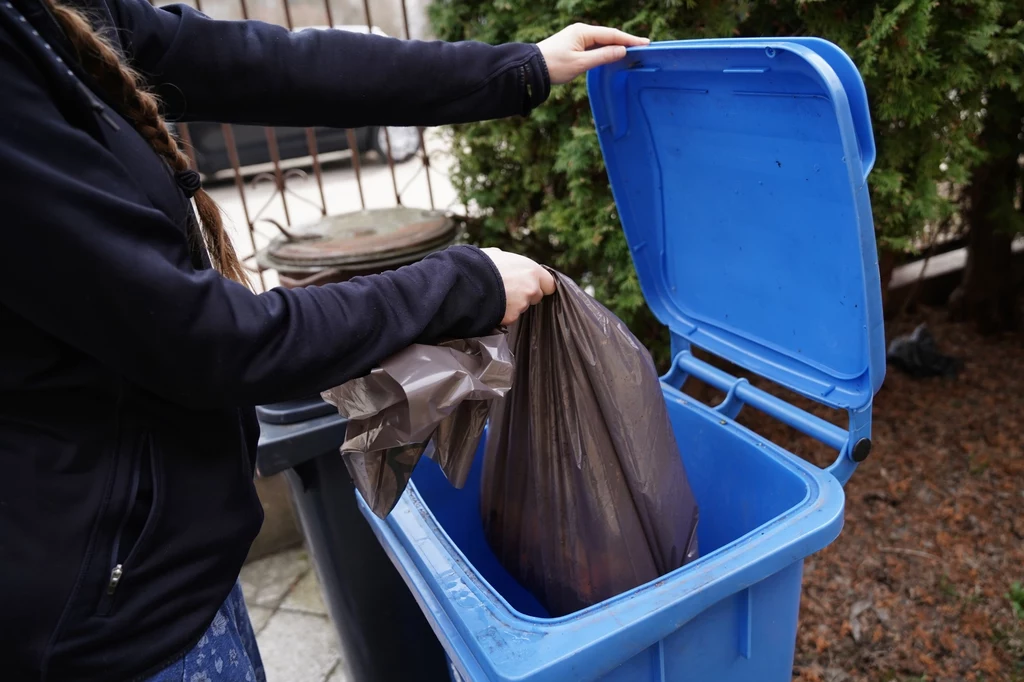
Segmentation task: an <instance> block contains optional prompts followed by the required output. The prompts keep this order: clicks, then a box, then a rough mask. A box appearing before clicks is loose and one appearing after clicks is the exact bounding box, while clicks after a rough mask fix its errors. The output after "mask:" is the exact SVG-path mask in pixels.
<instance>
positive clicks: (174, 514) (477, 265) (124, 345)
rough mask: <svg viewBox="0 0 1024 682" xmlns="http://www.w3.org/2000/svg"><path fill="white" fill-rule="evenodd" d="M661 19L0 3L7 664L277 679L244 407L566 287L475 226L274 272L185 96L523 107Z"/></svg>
mask: <svg viewBox="0 0 1024 682" xmlns="http://www.w3.org/2000/svg"><path fill="white" fill-rule="evenodd" d="M645 42H646V41H643V40H641V39H638V38H634V37H632V36H628V35H626V34H623V33H620V32H618V31H614V30H611V29H603V28H590V27H584V26H574V27H570V28H568V29H566V30H564V31H562V32H560V33H558V34H556V35H555V36H553V37H551V38H549V39H547V40H545V41H543V42H542V43H540V44H539V45H504V46H500V47H491V46H487V45H481V44H476V43H458V44H443V43H418V42H403V41H397V40H392V39H386V38H380V37H376V36H371V35H359V34H351V33H346V32H341V31H318V30H310V31H303V32H300V33H292V32H289V31H286V30H285V29H283V28H280V27H275V26H270V25H266V24H262V23H258V22H226V21H213V20H210V19H208V18H206V17H205V16H203V15H202V14H200V13H198V12H196V11H193V10H191V9H189V8H188V7H183V6H174V7H167V8H163V9H155V8H153V7H152V6H151V5H149V4H148V3H147V2H146V1H145V0H0V172H2V183H0V199H2V207H3V211H4V214H3V216H4V217H3V219H2V223H3V236H4V240H5V244H4V248H2V249H0V339H2V341H0V344H2V345H0V348H2V352H0V467H2V473H0V652H2V654H3V655H2V660H3V661H4V665H3V673H2V674H0V677H2V678H3V679H5V680H47V681H61V680H75V681H76V682H90V681H93V680H97V681H99V680H102V681H104V682H106V681H109V680H141V679H159V680H165V679H195V680H210V681H211V682H216V681H217V680H236V679H238V680H244V679H250V680H256V679H262V671H261V670H260V664H259V654H258V652H257V651H256V648H255V641H254V639H253V637H252V630H251V627H250V626H249V623H248V616H247V615H246V613H245V607H244V604H243V603H242V600H241V595H240V591H239V590H238V588H237V577H238V572H239V569H240V567H241V565H242V561H243V559H244V558H245V556H246V553H247V550H248V549H249V545H250V544H251V542H252V540H253V539H254V538H255V536H256V533H257V530H258V529H259V527H260V523H261V522H262V508H261V506H260V503H259V500H258V499H257V497H256V494H255V491H254V487H253V484H252V477H253V462H254V457H255V453H256V442H257V437H258V427H257V424H256V421H255V418H254V414H253V411H252V409H251V407H250V406H252V405H255V404H259V403H266V402H272V401H280V400H286V399H290V398H297V397H303V396H307V395H310V394H314V393H316V392H318V391H320V390H322V389H325V388H328V387H331V386H334V385H337V384H340V383H342V382H344V381H346V380H348V379H351V378H353V377H356V376H359V375H361V374H363V373H365V372H366V371H368V370H369V369H370V368H371V367H373V366H374V365H375V364H376V363H377V362H379V361H380V360H381V359H383V358H384V357H386V356H388V355H390V354H391V353H393V352H395V351H397V350H399V349H401V348H403V347H405V346H407V345H408V344H410V343H412V342H417V341H418V342H427V343H429V342H431V341H435V340H438V339H441V338H443V337H458V336H462V337H471V336H475V335H480V334H483V333H486V332H488V331H490V330H492V329H493V328H494V327H496V326H497V325H498V324H499V323H502V322H504V323H510V322H512V321H514V320H515V319H516V317H517V316H518V315H519V314H520V313H522V312H523V311H524V310H525V309H526V308H527V307H529V305H530V304H532V303H536V302H537V301H538V300H539V299H540V298H541V297H542V295H544V294H547V293H551V292H552V291H553V288H554V283H553V281H552V279H551V277H550V275H548V274H547V273H546V271H544V270H543V269H541V268H540V267H539V266H538V265H536V264H534V263H533V262H531V261H529V260H527V259H525V258H522V257H519V256H515V255H512V254H507V253H502V252H500V251H497V250H490V251H488V252H486V253H485V252H483V251H480V250H477V249H475V248H471V247H466V246H459V247H454V248H451V249H449V250H447V251H445V252H443V253H439V254H435V255H433V256H430V257H428V258H426V259H425V260H424V261H423V262H421V263H419V264H417V265H413V266H410V267H407V268H402V269H400V270H398V271H395V272H391V273H386V274H383V275H379V276H374V277H366V278H362V279H357V280H353V281H351V282H348V283H345V284H330V285H327V286H323V287H317V288H310V289H306V290H291V291H289V290H275V291H271V292H268V293H264V294H260V295H256V294H254V293H252V292H251V291H250V290H249V289H248V288H247V287H246V286H245V274H244V270H243V269H242V267H241V265H240V264H239V262H238V258H237V257H236V255H235V253H234V251H233V249H232V247H231V243H230V242H229V240H228V238H227V236H226V235H225V232H224V228H223V226H222V225H221V220H220V216H219V214H218V212H217V209H216V206H215V205H214V204H213V203H212V201H211V199H210V198H209V197H208V196H207V195H206V194H205V193H204V192H203V191H202V188H201V187H200V186H199V178H198V176H197V175H196V174H195V173H194V172H192V171H189V169H188V162H187V158H186V156H185V155H184V154H183V153H182V152H181V150H180V149H179V147H178V145H177V143H176V142H175V140H174V139H173V138H172V137H171V136H170V134H169V133H168V128H167V125H166V123H165V118H166V119H173V120H179V121H189V120H205V121H225V122H230V123H247V124H266V125H279V126H312V125H329V126H339V127H356V126H363V125H368V124H374V125H435V124H442V123H457V122H463V121H472V120H482V119H489V118H496V117H502V116H511V115H517V114H519V115H522V114H526V113H528V112H529V111H530V110H531V109H532V108H534V107H536V106H537V105H538V104H540V103H541V102H542V101H543V100H544V99H545V98H546V97H547V95H548V92H549V88H550V85H551V83H563V82H566V81H569V80H571V79H572V78H574V77H576V76H578V75H579V74H580V73H582V72H583V71H585V70H587V69H588V68H591V67H593V66H597V65H599V64H603V63H607V62H610V61H614V60H616V59H620V58H622V57H623V56H624V55H625V46H628V45H640V44H643V43H645ZM597 45H603V46H602V47H599V48H597V49H589V48H591V47H594V46H597ZM190 199H191V200H194V206H195V209H196V212H197V213H198V220H197V218H196V215H195V213H194V212H193V201H190ZM215 645H216V646H215ZM218 647H219V648H218ZM218 650H219V651H220V653H219V654H218V653H216V651H218ZM154 676H156V677H154ZM296 682H302V681H296Z"/></svg>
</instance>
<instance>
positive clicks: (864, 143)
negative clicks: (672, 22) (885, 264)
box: [589, 39, 885, 409]
mask: <svg viewBox="0 0 1024 682" xmlns="http://www.w3.org/2000/svg"><path fill="white" fill-rule="evenodd" d="M589 89H590V97H591V105H592V107H593V111H594V120H595V123H596V124H597V129H598V136H599V139H600V142H601V148H602V151H603V153H604V157H605V161H606V165H607V167H608V176H609V179H610V181H611V186H612V190H613V192H614V195H615V202H616V205H617V206H618V210H619V216H620V219H621V221H622V225H623V229H624V230H625V233H626V237H627V239H628V241H629V244H630V247H631V251H632V255H633V260H634V263H635V265H636V269H637V273H638V276H639V279H640V284H641V287H642V289H643V292H644V296H645V298H646V299H647V301H648V303H649V304H650V306H651V308H652V310H653V311H654V312H655V314H656V315H657V316H658V317H659V318H660V319H661V321H662V322H664V323H665V324H667V325H668V326H669V327H670V328H671V329H672V331H673V332H674V333H675V334H676V335H678V336H679V337H680V338H682V339H685V340H687V341H688V342H691V343H693V344H695V345H697V346H700V347H702V348H704V349H706V350H708V351H710V352H712V353H714V354H715V355H718V356H719V357H722V358H725V359H727V360H729V361H731V362H734V363H736V364H738V365H740V366H742V367H745V368H747V369H749V370H751V371H754V372H756V373H758V374H760V375H762V376H765V377H768V378H769V379H772V380H774V381H776V382H778V383H780V384H782V385H784V386H786V387H788V388H791V389H793V390H795V391H797V392H798V393H801V394H803V395H806V396H808V397H811V398H813V399H815V400H818V401H820V402H822V403H825V404H827V405H830V406H832V407H837V408H843V409H859V408H863V407H864V406H866V405H868V404H869V403H870V401H871V398H872V396H873V395H874V393H875V392H876V391H877V390H878V388H879V386H880V385H881V382H882V378H883V375H884V369H885V361H884V351H885V348H884V346H885V343H884V338H883V333H882V308H881V290H880V286H879V277H878V264H877V256H876V251H875V238H874V227H873V222H872V219H871V208H870V203H869V198H868V191H867V183H866V178H867V173H868V171H869V170H870V167H871V165H872V164H873V163H874V158H875V148H874V142H873V139H872V137H871V124H870V119H869V117H868V107H867V99H866V96H865V94H864V86H863V84H862V83H861V80H860V77H859V76H858V74H857V72H856V69H855V68H854V66H853V64H852V63H851V62H850V60H849V58H848V57H846V56H845V55H844V54H843V53H842V52H841V51H840V50H839V49H838V48H836V47H835V46H833V45H831V44H830V43H827V42H825V41H822V40H818V39H779V40H772V41H766V40H760V39H756V40H738V39H731V40H710V41H685V42H674V43H661V44H656V45H653V46H651V47H648V48H644V49H639V50H632V51H631V52H630V56H629V57H627V59H626V60H625V61H623V62H621V63H619V64H615V65H612V66H609V67H605V68H602V69H598V70H596V71H594V72H592V73H591V74H590V78H589Z"/></svg>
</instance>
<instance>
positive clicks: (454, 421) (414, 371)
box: [322, 334, 513, 518]
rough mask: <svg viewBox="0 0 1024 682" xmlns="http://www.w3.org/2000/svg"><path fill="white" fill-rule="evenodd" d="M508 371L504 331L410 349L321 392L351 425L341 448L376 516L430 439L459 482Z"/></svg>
mask: <svg viewBox="0 0 1024 682" xmlns="http://www.w3.org/2000/svg"><path fill="white" fill-rule="evenodd" d="M512 368H513V360H512V353H511V352H510V351H509V347H508V341H507V338H506V336H505V335H504V334H496V335H493V336H487V337H482V338H478V339H467V340H458V341H449V342H445V343H442V344H440V345H438V346H426V345H422V344H416V345H413V346H410V347H409V348H407V349H405V350H404V351H401V352H399V353H397V354H395V355H393V356H391V357H390V358H388V359H387V360H385V361H384V362H382V363H381V366H380V367H378V368H376V369H374V370H373V371H372V372H371V373H370V374H369V375H367V376H364V377H362V378H359V379H354V380H352V381H349V382H347V383H345V384H343V385H341V386H338V387H337V388H333V389H331V390H329V391H325V392H324V393H323V394H322V396H323V399H324V400H326V401H327V402H329V403H331V404H332V405H334V406H335V407H337V408H338V411H339V412H340V413H341V414H342V415H343V416H345V417H347V418H348V420H349V422H348V425H347V427H346V431H345V442H344V443H343V444H342V446H341V451H342V454H343V456H344V457H345V464H346V466H347V467H348V471H349V474H351V476H352V480H353V481H354V483H355V486H356V489H358V490H359V492H360V494H362V496H363V499H364V500H365V501H366V503H367V504H368V505H369V506H370V508H371V509H372V510H373V513H374V514H376V515H377V516H379V517H380V518H384V517H386V516H387V515H388V514H389V513H391V510H392V509H394V507H395V504H397V503H398V500H399V498H400V497H401V496H402V493H403V492H405V489H406V487H407V486H408V484H409V479H410V478H411V477H412V472H413V469H414V468H415V467H416V463H417V462H419V460H420V457H421V456H422V455H423V452H424V450H425V449H426V447H427V445H428V443H429V442H430V440H431V439H433V440H434V441H435V449H434V451H433V453H432V456H433V458H434V459H435V460H436V461H437V463H438V464H439V465H440V466H441V469H442V470H443V471H444V473H445V476H446V477H447V478H448V480H449V481H450V482H451V483H452V485H454V486H455V487H457V488H461V487H463V486H464V485H465V483H466V477H467V476H468V475H469V470H470V467H471V466H472V464H473V455H474V453H475V452H476V448H477V444H478V442H479V440H480V434H481V433H482V432H483V429H484V424H485V423H486V421H487V413H488V409H489V408H490V401H491V400H494V399H495V398H500V397H502V396H504V395H505V393H507V392H508V390H509V387H510V386H511V380H512Z"/></svg>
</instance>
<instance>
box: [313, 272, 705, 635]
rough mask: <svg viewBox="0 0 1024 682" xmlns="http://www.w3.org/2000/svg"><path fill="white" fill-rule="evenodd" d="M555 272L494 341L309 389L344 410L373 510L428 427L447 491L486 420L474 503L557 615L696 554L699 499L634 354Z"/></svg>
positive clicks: (501, 547) (406, 473) (618, 329)
mask: <svg viewBox="0 0 1024 682" xmlns="http://www.w3.org/2000/svg"><path fill="white" fill-rule="evenodd" d="M553 274H554V275H555V277H556V280H557V283H558V291H557V293H556V294H555V295H553V296H549V297H547V298H546V299H544V301H543V302H542V303H540V304H539V305H537V306H535V307H533V308H531V309H530V310H529V311H528V312H527V313H526V314H525V315H524V316H523V317H522V318H521V319H520V321H519V322H518V323H517V324H516V325H514V326H513V328H512V329H511V331H510V332H509V335H508V337H507V339H506V337H505V336H504V335H496V336H491V337H487V338H483V339H471V340H468V341H453V342H450V343H446V344H442V345H441V346H438V347H431V346H413V347H411V348H409V349H407V350H405V351H403V352H401V353H399V354H398V355H396V356H394V357H392V358H389V359H388V360H386V361H385V362H383V363H382V365H381V367H380V368H378V369H375V370H374V371H373V372H372V373H371V374H370V375H369V376H367V377H364V378H362V379H356V380H354V381H351V382H349V383H347V384H345V385H343V386H340V387H338V388H335V389H333V390H331V391H327V392H325V393H324V394H323V396H324V399H325V400H327V401H328V402H331V403H333V404H335V405H336V406H337V407H338V409H339V411H340V412H341V413H342V414H343V415H345V416H347V417H348V418H349V419H350V421H349V425H348V430H347V433H346V440H345V444H344V446H343V447H342V451H343V453H344V454H345V457H346V462H347V465H348V469H349V472H350V473H351V474H352V477H353V479H354V480H355V483H356V487H357V488H358V489H359V491H360V493H362V495H363V497H364V499H365V500H366V502H367V503H368V504H369V505H370V507H371V508H372V509H373V511H374V513H375V514H377V515H378V516H380V517H382V518H383V517H385V516H387V514H388V513H389V512H390V511H391V510H392V508H394V505H395V503H396V502H397V501H398V498H399V497H401V495H402V493H403V492H404V491H405V488H406V486H407V485H408V482H409V479H410V477H411V476H412V471H413V468H414V467H415V466H416V463H417V462H418V461H419V458H420V456H421V455H422V454H423V451H424V449H425V447H426V444H427V442H428V441H429V440H430V439H431V438H433V440H434V443H435V449H436V454H435V455H434V457H435V459H436V460H437V461H438V463H439V464H440V465H441V468H442V470H443V471H444V473H445V475H446V476H447V478H448V480H449V481H450V482H451V483H452V484H453V485H454V486H455V487H458V488H461V487H462V486H463V485H464V484H465V481H466V477H467V475H468V473H469V470H470V467H471V465H472V463H473V457H474V454H475V450H476V446H477V443H478V441H479V438H480V435H481V433H482V432H483V428H484V424H485V422H486V421H487V419H488V418H489V420H490V422H489V423H490V428H489V430H488V442H487V448H486V454H485V461H484V470H483V476H482V481H481V510H480V511H481V515H482V520H483V525H484V530H485V533H486V536H487V539H488V542H489V544H490V545H491V548H492V549H493V551H494V553H495V554H496V556H497V557H498V559H499V560H500V561H501V563H502V564H503V565H504V566H505V568H506V570H508V571H509V573H511V574H512V576H513V577H515V578H516V579H517V580H518V581H519V582H520V583H521V584H522V585H523V586H524V587H525V588H526V589H528V590H529V591H531V592H532V593H533V594H534V596H535V597H537V599H538V600H539V601H540V602H541V603H542V604H543V605H544V606H545V607H546V608H547V609H548V611H549V613H550V614H551V615H552V616H561V615H566V614H569V613H572V612H575V611H578V610H579V609H582V608H585V607H587V606H590V605H592V604H595V603H597V602H600V601H602V600H604V599H607V598H609V597H612V596H614V595H616V594H619V593H621V592H625V591H627V590H630V589H632V588H634V587H637V586H638V585H642V584H643V583H645V582H648V581H650V580H654V579H656V578H658V577H659V576H661V575H663V574H665V573H667V572H669V571H672V570H674V569H676V568H679V567H680V566H682V565H683V564H685V563H687V562H689V561H691V560H693V559H695V558H696V557H697V534H696V528H697V506H696V504H695V502H694V498H693V494H692V492H691V491H690V486H689V483H688V482H687V479H686V473H685V471H684V470H683V464H682V460H681V459H680V456H679V451H678V448H677V445H676V440H675V436H674V434H673V432H672V426H671V424H670V422H669V418H668V411H667V409H666V407H665V399H664V397H663V395H662V392H661V384H660V382H659V380H658V375H657V373H656V371H655V368H654V363H653V362H652V360H651V357H650V354H649V353H648V352H647V349H646V348H644V347H643V345H641V344H640V343H639V342H638V341H637V340H636V338H635V337H634V336H633V335H632V334H631V333H630V331H629V330H628V329H627V328H626V327H625V325H623V324H622V322H621V321H619V320H618V319H617V318H616V317H615V316H614V315H612V313H610V312H609V311H608V310H607V309H606V308H604V307H603V306H602V305H600V304H599V303H597V302H596V301H595V300H594V299H593V298H591V297H590V296H588V295H587V294H585V293H584V292H583V291H581V290H580V289H579V287H577V286H576V284H575V283H573V282H572V280H570V279H568V278H567V277H565V276H563V275H560V274H559V273H553ZM509 346H511V348H512V351H514V353H515V358H516V362H515V367H514V368H513V362H512V353H510V352H509ZM513 372H514V377H513ZM513 378H514V381H513ZM510 386H511V390H510ZM488 411H489V414H488Z"/></svg>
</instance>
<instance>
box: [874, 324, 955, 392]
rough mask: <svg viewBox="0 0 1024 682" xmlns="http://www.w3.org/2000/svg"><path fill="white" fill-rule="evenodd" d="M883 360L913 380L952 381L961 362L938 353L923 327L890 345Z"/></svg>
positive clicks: (935, 344) (920, 326) (926, 328)
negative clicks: (943, 379)
mask: <svg viewBox="0 0 1024 682" xmlns="http://www.w3.org/2000/svg"><path fill="white" fill-rule="evenodd" d="M886 360H887V361H888V362H889V364H890V365H892V366H894V367H897V368H899V369H901V370H902V371H904V372H906V373H907V374H909V375H910V376H912V377H913V378H915V379H925V378H928V377H955V376H956V375H957V373H958V372H959V371H960V369H961V368H962V366H963V361H962V360H960V359H959V358H954V357H951V356H949V355H944V354H943V353H941V352H940V351H939V345H938V343H936V341H935V336H934V335H933V334H932V333H931V331H930V330H929V329H928V326H927V325H925V324H920V325H918V327H917V328H916V329H915V330H914V331H913V332H912V333H910V334H907V335H905V336H898V337H896V338H895V339H893V340H892V342H891V343H890V344H889V349H888V351H887V352H886Z"/></svg>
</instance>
